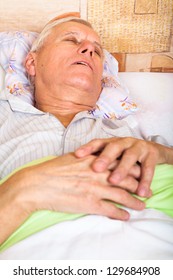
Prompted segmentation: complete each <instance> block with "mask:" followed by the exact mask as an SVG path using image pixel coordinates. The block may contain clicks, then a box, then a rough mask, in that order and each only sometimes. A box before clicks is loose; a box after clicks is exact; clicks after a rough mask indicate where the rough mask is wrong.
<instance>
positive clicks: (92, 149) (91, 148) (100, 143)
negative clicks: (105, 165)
mask: <svg viewBox="0 0 173 280" xmlns="http://www.w3.org/2000/svg"><path fill="white" fill-rule="evenodd" d="M108 141H110V139H94V140H92V141H90V142H89V143H87V144H85V145H82V146H81V147H80V148H78V149H77V150H76V151H75V155H76V156H77V157H85V156H87V155H91V154H94V153H97V152H99V151H101V150H102V149H103V148H104V147H105V145H106V144H107V143H108Z"/></svg>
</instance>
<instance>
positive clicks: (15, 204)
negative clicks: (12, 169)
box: [0, 171, 32, 244]
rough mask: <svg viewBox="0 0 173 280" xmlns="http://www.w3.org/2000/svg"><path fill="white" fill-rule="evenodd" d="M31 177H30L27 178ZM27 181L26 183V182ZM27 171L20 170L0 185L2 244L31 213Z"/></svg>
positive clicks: (0, 236)
mask: <svg viewBox="0 0 173 280" xmlns="http://www.w3.org/2000/svg"><path fill="white" fill-rule="evenodd" d="M27 179H29V178H27ZM24 182H25V184H24ZM26 182H27V180H26V174H25V171H20V172H17V173H16V174H14V175H13V176H11V177H10V178H9V179H7V180H6V181H5V182H4V183H3V184H1V185H0V228H1V230H0V244H2V243H3V242H4V241H5V240H6V239H7V238H8V237H9V236H10V235H11V234H12V233H13V232H14V231H15V230H16V229H17V228H18V227H19V226H20V225H21V224H22V223H23V222H24V221H25V220H26V218H27V217H28V216H29V215H30V213H31V212H32V211H31V205H29V204H28V203H27V201H26V199H25V198H26V195H24V186H25V185H26Z"/></svg>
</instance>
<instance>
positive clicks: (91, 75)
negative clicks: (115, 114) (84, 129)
mask: <svg viewBox="0 0 173 280" xmlns="http://www.w3.org/2000/svg"><path fill="white" fill-rule="evenodd" d="M35 70H36V88H37V85H38V83H39V82H40V81H41V83H43V84H44V85H45V86H46V87H47V88H50V89H51V90H53V91H54V92H58V89H60V88H62V87H64V89H65V88H66V86H67V87H68V88H69V87H71V88H72V91H71V92H72V95H71V96H69V95H68V96H64V98H65V99H66V100H68V98H69V99H70V98H72V97H73V98H75V97H74V96H73V89H76V90H77V91H78V92H81V97H82V98H83V101H84V102H87V101H89V103H91V104H92V103H93V104H94V103H95V102H96V101H97V99H98V97H99V95H100V92H101V78H102V72H103V50H102V47H101V45H100V39H99V36H98V35H97V33H96V32H95V31H94V30H93V29H91V28H90V27H88V26H86V25H84V24H81V23H78V22H66V23H62V24H60V25H58V26H56V27H55V28H54V29H53V30H52V32H51V34H50V35H49V36H48V37H47V39H46V40H45V42H44V45H43V47H41V49H40V50H39V51H38V52H37V53H36V69H35ZM38 77H39V78H38ZM75 92H76V91H75ZM85 93H86V94H85ZM88 98H89V99H90V100H89V99H88ZM85 99H86V100H85Z"/></svg>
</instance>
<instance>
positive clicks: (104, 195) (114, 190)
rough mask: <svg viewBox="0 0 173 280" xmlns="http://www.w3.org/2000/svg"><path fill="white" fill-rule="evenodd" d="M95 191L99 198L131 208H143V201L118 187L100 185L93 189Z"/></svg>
mask: <svg viewBox="0 0 173 280" xmlns="http://www.w3.org/2000/svg"><path fill="white" fill-rule="evenodd" d="M95 193H96V196H97V197H99V196H100V199H104V200H105V199H106V200H109V201H112V202H114V203H118V204H120V205H123V206H125V207H128V208H131V209H135V210H143V209H144V208H145V203H144V202H143V201H141V200H140V199H138V198H136V197H135V196H133V195H132V194H130V193H129V192H128V191H126V190H123V189H121V188H118V187H113V186H106V187H105V186H102V187H100V188H98V189H95Z"/></svg>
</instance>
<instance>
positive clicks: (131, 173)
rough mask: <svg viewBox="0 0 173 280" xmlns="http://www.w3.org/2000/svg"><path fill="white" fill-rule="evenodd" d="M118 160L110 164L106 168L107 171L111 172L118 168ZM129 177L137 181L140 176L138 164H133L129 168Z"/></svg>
mask: <svg viewBox="0 0 173 280" xmlns="http://www.w3.org/2000/svg"><path fill="white" fill-rule="evenodd" d="M119 162H120V160H115V161H114V162H112V163H111V164H110V165H109V166H108V170H110V171H113V170H114V169H116V167H117V166H118V164H119ZM128 175H129V176H132V177H133V178H136V179H139V178H140V176H141V167H140V165H139V164H135V165H133V166H132V167H131V169H130V170H129V172H128Z"/></svg>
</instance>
